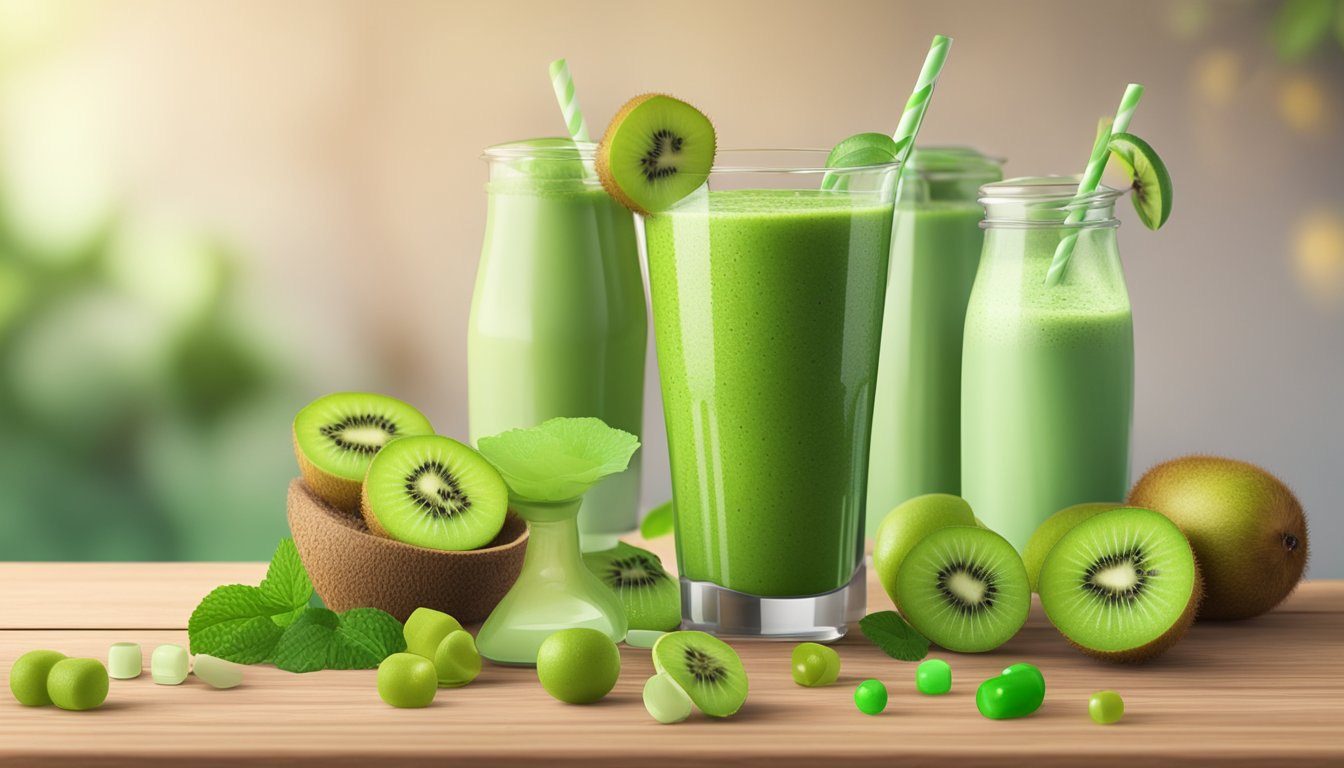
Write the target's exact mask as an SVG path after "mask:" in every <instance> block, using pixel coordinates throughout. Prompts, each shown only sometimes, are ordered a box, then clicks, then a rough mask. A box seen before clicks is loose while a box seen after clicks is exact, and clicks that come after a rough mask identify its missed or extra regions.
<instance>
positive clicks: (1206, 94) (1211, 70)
mask: <svg viewBox="0 0 1344 768" xmlns="http://www.w3.org/2000/svg"><path fill="white" fill-rule="evenodd" d="M1245 78H1246V75H1245V71H1244V68H1243V65H1242V62H1241V56H1239V55H1238V54H1237V53H1236V52H1234V51H1231V50H1228V49H1226V48H1214V49H1212V50H1209V51H1205V52H1204V53H1201V54H1200V55H1199V58H1198V59H1197V60H1196V61H1195V65H1194V81H1195V91H1196V93H1198V94H1199V96H1200V97H1201V98H1202V99H1204V101H1206V102H1208V103H1209V104H1212V105H1213V106H1217V107H1226V106H1229V105H1230V104H1232V102H1233V101H1234V100H1235V99H1236V96H1237V91H1239V90H1240V89H1241V86H1242V83H1243V82H1244V81H1245Z"/></svg>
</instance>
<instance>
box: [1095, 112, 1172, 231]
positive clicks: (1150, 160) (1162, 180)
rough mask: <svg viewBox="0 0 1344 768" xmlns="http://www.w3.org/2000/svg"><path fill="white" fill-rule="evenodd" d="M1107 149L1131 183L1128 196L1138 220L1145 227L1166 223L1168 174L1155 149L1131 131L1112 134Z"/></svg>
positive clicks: (1168, 207) (1168, 213)
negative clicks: (1130, 190)
mask: <svg viewBox="0 0 1344 768" xmlns="http://www.w3.org/2000/svg"><path fill="white" fill-rule="evenodd" d="M1109 148H1110V151H1111V156H1112V157H1114V158H1116V160H1118V161H1119V163H1120V167H1121V168H1123V169H1124V171H1125V175H1126V176H1127V177H1128V178H1129V180H1130V182H1131V183H1132V184H1133V187H1132V190H1133V191H1132V192H1131V193H1130V197H1131V198H1132V200H1133V202H1134V210H1135V211H1137V212H1138V214H1139V221H1142V222H1143V225H1144V226H1145V227H1147V228H1149V229H1158V228H1159V227H1161V226H1162V225H1163V224H1166V223H1167V219H1168V218H1170V217H1171V194H1172V193H1171V174H1170V173H1168V172H1167V165H1166V163H1163V162H1162V158H1160V157H1158V155H1157V150H1155V149H1153V148H1152V146H1151V145H1149V144H1148V142H1146V141H1144V140H1143V139H1140V138H1139V137H1138V136H1135V135H1134V134H1132V133H1117V134H1113V135H1112V136H1111V143H1110V145H1109Z"/></svg>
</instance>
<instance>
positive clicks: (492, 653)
mask: <svg viewBox="0 0 1344 768" xmlns="http://www.w3.org/2000/svg"><path fill="white" fill-rule="evenodd" d="M582 503H583V497H582V496H579V497H577V498H573V499H568V500H565V501H530V500H526V499H520V498H517V497H512V498H510V501H509V505H510V506H511V507H512V508H513V511H514V512H516V513H518V515H519V516H521V517H522V518H523V519H524V520H526V521H527V524H528V528H529V530H530V533H529V534H528V540H527V554H526V555H524V557H523V570H522V572H521V573H520V574H519V575H518V580H517V581H516V582H514V584H513V588H512V589H510V590H509V592H508V594H506V595H505V596H504V599H503V600H501V601H500V602H499V605H497V606H495V609H494V610H493V611H492V612H491V613H490V616H489V618H487V619H486V620H485V624H484V625H482V627H481V631H480V632H479V633H477V635H476V647H477V648H478V649H479V650H480V652H481V655H482V656H484V657H485V658H487V659H489V660H490V661H492V662H494V663H496V664H512V665H517V666H535V665H536V663H537V649H538V648H540V647H541V642H542V641H543V640H545V639H546V638H547V637H549V636H550V635H551V633H553V632H557V631H559V630H562V629H571V628H574V627H589V628H592V629H596V630H598V631H599V632H602V633H604V634H606V635H607V636H608V637H610V638H611V639H612V641H614V642H617V643H619V642H621V641H622V640H624V639H625V632H626V627H627V624H626V616H625V608H624V607H623V606H622V605H621V602H620V599H619V598H618V597H617V596H616V593H615V592H613V591H612V590H611V589H610V588H609V587H607V585H605V584H603V583H602V582H601V581H600V580H598V578H597V577H596V576H594V575H593V574H592V572H591V571H589V570H588V569H587V568H586V567H585V566H584V564H583V556H582V554H581V553H580V550H579V523H578V515H579V506H580V505H581V504H582Z"/></svg>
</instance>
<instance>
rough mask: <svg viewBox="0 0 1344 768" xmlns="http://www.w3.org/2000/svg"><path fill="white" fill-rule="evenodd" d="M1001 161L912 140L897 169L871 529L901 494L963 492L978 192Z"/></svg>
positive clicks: (872, 457)
mask: <svg viewBox="0 0 1344 768" xmlns="http://www.w3.org/2000/svg"><path fill="white" fill-rule="evenodd" d="M1001 166H1002V161H1001V160H996V159H993V158H989V157H986V156H985V155H983V154H981V153H979V152H977V151H975V150H973V149H969V148H966V147H930V148H916V149H915V152H914V154H913V155H912V157H911V160H910V162H909V164H907V165H906V168H905V172H904V174H903V175H902V179H901V189H900V194H899V195H898V197H897V200H896V214H895V223H894V225H893V227H892V234H891V266H890V269H889V271H888V274H887V296H886V310H885V312H884V313H883V319H882V353H881V357H880V358H879V362H878V369H877V395H876V397H875V399H874V403H873V437H872V446H871V449H870V453H869V464H868V503H867V522H866V526H865V527H866V530H867V535H868V536H870V537H874V536H876V535H877V528H878V526H879V525H880V524H881V522H882V518H883V517H884V516H885V515H886V513H887V512H889V511H890V510H891V509H892V508H893V507H895V506H896V505H898V504H900V503H901V502H903V501H905V500H907V499H910V498H912V497H915V496H920V495H922V494H926V493H951V494H960V493H961V447H960V437H961V434H960V433H961V339H962V330H963V322H964V320H965V317H966V302H967V301H968V300H969V299H970V296H971V285H972V283H973V282H974V281H975V271H976V266H977V265H978V264H979V262H980V249H981V246H982V244H983V242H984V234H983V231H982V230H981V229H980V220H981V219H982V218H983V217H984V209H982V208H981V207H980V203H979V202H978V200H977V199H976V198H977V195H978V193H979V189H980V185H982V184H988V183H989V182H992V181H997V180H999V179H1000V178H1002V177H1003V173H1002V171H1001Z"/></svg>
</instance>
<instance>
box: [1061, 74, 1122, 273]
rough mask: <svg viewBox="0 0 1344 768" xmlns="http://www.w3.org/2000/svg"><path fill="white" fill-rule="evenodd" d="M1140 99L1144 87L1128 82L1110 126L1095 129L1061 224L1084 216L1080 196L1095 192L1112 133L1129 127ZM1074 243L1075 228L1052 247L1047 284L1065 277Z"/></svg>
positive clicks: (1083, 196)
mask: <svg viewBox="0 0 1344 768" xmlns="http://www.w3.org/2000/svg"><path fill="white" fill-rule="evenodd" d="M1141 98H1143V86H1142V85H1139V84H1138V83H1130V84H1129V86H1128V87H1127V88H1125V95H1124V98H1122V99H1120V108H1119V109H1118V110H1116V112H1115V120H1114V121H1113V122H1112V123H1111V127H1110V128H1108V129H1103V130H1101V131H1098V132H1097V140H1096V143H1094V144H1093V145H1092V156H1091V157H1089V158H1088V160H1087V168H1086V169H1085V170H1084V171H1083V178H1082V181H1079V182H1078V191H1077V192H1076V193H1074V203H1075V205H1074V208H1073V210H1071V211H1069V215H1068V217H1067V218H1065V219H1064V226H1066V227H1068V226H1075V225H1077V224H1079V223H1081V222H1082V220H1083V217H1084V216H1086V215H1087V206H1086V205H1085V204H1084V202H1083V198H1085V197H1087V196H1088V195H1090V194H1092V193H1093V192H1096V191H1097V185H1098V184H1100V183H1101V173H1102V171H1104V170H1106V161H1107V160H1109V159H1110V157H1111V151H1110V147H1109V145H1110V143H1111V136H1112V135H1113V134H1116V133H1124V132H1125V131H1128V130H1129V121H1130V118H1132V117H1134V110H1135V109H1136V108H1137V107H1138V106H1139V99H1141ZM1077 242H1078V231H1077V230H1074V231H1073V232H1070V233H1069V234H1067V235H1065V236H1064V239H1063V240H1060V241H1059V245H1058V246H1057V247H1056V248H1055V257H1054V259H1052V260H1051V262H1050V270H1049V271H1048V272H1046V273H1045V284H1046V285H1058V284H1059V281H1060V280H1062V279H1063V278H1064V270H1065V269H1066V268H1068V266H1069V259H1070V258H1071V257H1072V256H1073V248H1074V246H1075V245H1076V244H1077Z"/></svg>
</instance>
